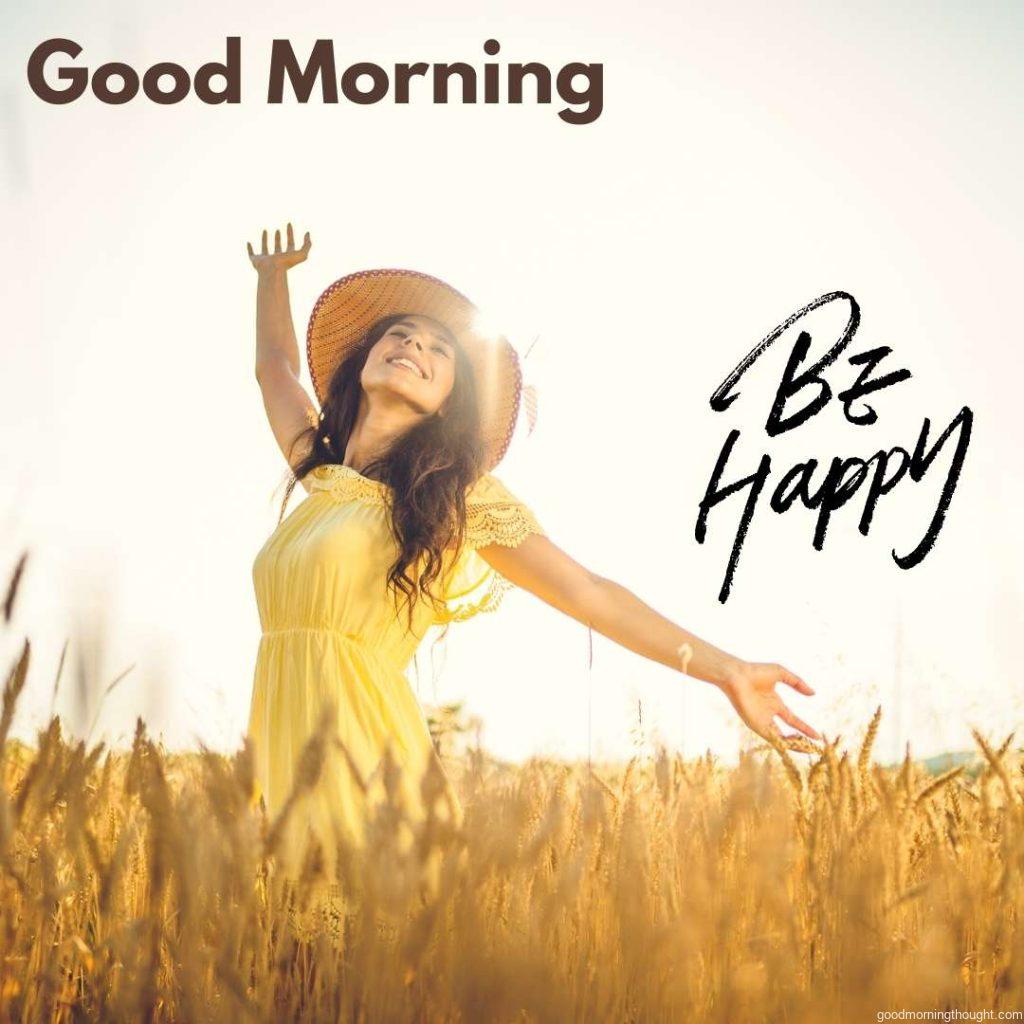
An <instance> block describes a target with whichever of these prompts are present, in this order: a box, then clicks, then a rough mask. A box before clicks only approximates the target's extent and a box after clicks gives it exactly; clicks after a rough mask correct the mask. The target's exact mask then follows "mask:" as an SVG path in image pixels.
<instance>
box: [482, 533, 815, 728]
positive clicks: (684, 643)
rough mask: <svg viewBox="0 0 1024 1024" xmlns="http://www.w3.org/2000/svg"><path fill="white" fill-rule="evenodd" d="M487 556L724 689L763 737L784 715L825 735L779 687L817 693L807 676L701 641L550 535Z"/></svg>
mask: <svg viewBox="0 0 1024 1024" xmlns="http://www.w3.org/2000/svg"><path fill="white" fill-rule="evenodd" d="M479 554H480V556H481V557H482V558H483V559H484V560H485V561H486V562H488V564H490V565H491V566H492V567H493V568H494V569H496V570H497V571H498V572H500V573H501V574H502V575H503V576H504V577H506V578H507V579H508V580H510V581H511V582H512V583H514V584H516V585H517V586H520V587H522V588H523V589H524V590H528V591H530V593H532V594H535V595H536V596H537V597H539V598H540V599H541V600H542V601H545V602H546V603H547V604H549V605H551V606H552V607H554V608H557V609H558V610H559V611H562V612H564V613H565V614H566V615H569V616H571V617H572V618H574V619H576V620H577V621H578V622H582V623H583V624H584V625H587V626H590V627H591V628H592V629H595V630H596V631H597V632H598V633H600V634H601V635H602V636H606V637H608V639H609V640H614V641H615V642H616V643H617V644H620V645H621V646H623V647H625V648H627V649H628V650H631V651H634V652H635V653H637V654H640V655H642V656H643V657H645V658H649V659H651V660H652V661H657V662H660V663H661V664H662V665H667V666H668V667H669V668H672V669H675V670H676V671H678V672H683V673H686V674H687V675H690V676H693V677H694V678H696V679H702V680H704V681H705V682H709V683H712V684H713V685H715V686H717V687H718V688H719V689H720V690H722V692H723V693H724V694H725V695H726V696H727V697H728V698H729V700H730V702H731V703H732V705H733V707H734V708H735V710H736V712H737V714H738V715H739V716H740V718H741V719H742V720H743V721H744V722H745V723H746V725H747V726H748V727H749V728H750V729H752V730H753V731H754V732H756V733H757V734H758V735H759V736H762V737H764V738H766V739H767V737H768V734H769V733H772V734H773V735H775V736H782V734H781V733H780V732H779V730H778V728H777V727H776V725H775V723H774V721H773V718H774V716H775V715H778V716H779V718H781V719H782V720H783V721H784V722H786V723H788V724H789V725H791V726H792V727H793V728H795V729H798V730H800V732H802V733H804V734H805V735H806V736H809V737H811V738H812V739H816V740H820V739H821V736H820V735H819V734H818V732H817V731H816V730H815V729H814V728H812V727H811V726H810V725H808V724H807V723H806V722H804V721H803V720H802V719H800V718H798V717H797V716H796V715H795V714H794V713H793V712H792V711H791V710H790V709H789V708H788V707H786V705H785V704H784V703H783V702H782V698H781V697H779V695H778V694H777V693H776V692H775V685H776V683H780V682H782V683H786V684H787V685H789V686H791V687H793V689H794V690H796V691H797V692H798V693H803V694H808V695H809V694H813V693H814V690H812V689H811V687H810V686H808V685H807V683H805V682H804V681H803V680H802V679H800V678H799V676H797V675H795V674H794V673H793V672H790V671H789V670H788V669H786V668H783V667H782V666H781V665H778V664H775V663H767V662H748V661H743V660H742V659H740V658H736V657H734V656H733V655H731V654H727V653H726V652H725V651H722V650H720V649H719V648H717V647H714V646H712V645H711V644H709V643H707V642H706V641H704V640H701V639H700V637H698V636H695V635H694V634H693V633H690V632H688V631H687V630H685V629H683V628H682V627H681V626H677V625H676V624H675V623H674V622H672V621H670V620H669V619H666V618H665V617H664V616H663V615H660V614H659V613H658V612H656V611H655V610H654V609H653V608H651V607H650V606H649V605H646V604H644V602H643V601H641V600H640V598H638V597H637V596H636V595H635V594H633V593H632V592H631V591H629V590H627V589H626V588H625V587H623V586H620V585H619V584H618V583H616V582H614V581H613V580H609V579H605V578H604V577H602V576H598V575H596V574H595V573H592V572H590V571H589V570H588V569H586V568H584V567H583V566H582V565H580V564H579V563H578V562H576V561H574V560H573V559H572V558H570V557H569V555H567V554H566V553H565V552H564V551H563V550H562V549H561V548H559V547H557V546H556V545H555V544H553V543H552V542H551V541H550V540H549V539H548V538H547V537H545V536H542V535H536V534H535V535H531V536H529V537H527V538H526V539H525V540H524V541H523V542H522V543H521V544H520V545H518V546H517V547H505V546H502V545H501V544H490V545H488V546H486V547H482V548H480V549H479ZM791 735H792V734H791ZM783 738H788V737H783Z"/></svg>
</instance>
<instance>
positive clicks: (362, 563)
mask: <svg viewBox="0 0 1024 1024" xmlns="http://www.w3.org/2000/svg"><path fill="white" fill-rule="evenodd" d="M309 249H310V239H309V235H308V234H307V235H306V238H305V242H304V244H303V246H302V247H301V248H300V249H296V248H295V245H294V239H293V237H292V231H291V225H289V226H288V241H287V246H286V247H284V248H282V246H281V238H280V232H278V233H277V236H276V239H275V251H274V252H273V253H271V252H269V251H268V248H267V239H266V233H265V232H264V238H263V250H262V252H261V253H259V254H257V253H255V252H253V250H252V247H251V246H250V247H249V254H250V258H251V260H252V262H253V264H254V266H255V267H256V269H257V271H258V272H259V283H258V286H257V378H258V379H259V382H260V387H261V389H262V391H263V396H264V402H265V404H266V408H267V412H268V416H269V417H270V419H271V425H272V427H273V429H274V434H275V437H276V438H277V439H278V442H279V444H280V445H281V448H282V451H283V452H284V453H285V455H286V457H287V458H288V460H289V464H290V465H291V467H292V475H291V480H290V483H289V488H288V492H287V493H286V494H285V498H284V503H283V504H282V509H281V519H280V521H279V523H278V527H277V529H276V530H275V531H274V533H273V534H271V536H270V537H269V538H268V539H267V541H266V543H265V544H264V546H263V548H262V549H261V550H260V552H259V553H258V555H257V556H256V559H255V562H254V564H253V579H254V584H255V589H256V597H257V604H258V607H259V613H260V622H261V625H262V627H263V636H262V638H261V642H260V649H259V654H258V657H257V664H256V672H255V678H254V685H253V696H252V705H251V711H250V720H249V735H250V737H251V739H252V742H253V747H254V752H255V755H256V764H257V773H258V778H259V781H260V786H261V789H262V794H263V798H264V800H265V802H266V805H267V808H268V810H269V811H271V813H274V812H276V811H278V810H280V809H281V808H282V807H283V806H284V805H285V802H286V801H287V800H288V799H289V794H290V793H291V792H292V791H293V786H294V785H295V783H296V781H297V780H299V779H300V778H301V775H300V774H299V773H300V769H301V766H300V761H299V758H298V755H299V752H300V751H301V750H302V749H303V746H304V744H305V743H306V742H307V740H308V739H309V738H310V734H311V732H312V730H313V729H314V726H315V724H316V723H318V722H326V723H327V724H326V727H327V729H328V733H329V734H330V736H331V737H332V738H333V740H336V742H337V746H338V748H339V749H341V750H343V751H344V752H345V754H346V757H345V759H344V761H343V762H341V763H339V764H338V765H337V766H334V767H332V768H331V770H330V771H329V772H328V778H327V781H326V786H325V787H321V788H320V790H318V792H317V794H316V795H311V796H309V798H308V800H307V801H306V803H305V804H304V805H303V809H302V811H301V812H300V813H298V814H294V815H293V816H292V821H293V827H294V831H293V832H292V833H291V837H292V838H291V840H290V843H291V844H292V845H291V846H290V849H292V850H293V855H294V857H299V856H301V851H302V850H303V849H304V843H305V839H306V837H307V836H308V835H310V834H312V835H313V836H314V837H315V838H316V839H317V840H318V842H319V843H320V845H321V847H322V853H323V855H324V857H325V862H326V864H327V872H328V878H331V877H332V875H331V872H332V871H333V864H334V855H335V853H336V852H337V850H336V841H337V839H338V837H339V836H342V835H343V836H344V837H345V838H346V839H347V840H348V841H349V842H351V843H353V844H355V845H362V844H363V842H364V841H365V834H364V832H363V828H364V823H365V811H366V808H367V806H368V801H369V800H372V799H373V796H372V793H371V789H370V787H368V786H367V783H366V780H367V779H368V778H369V777H370V776H375V777H377V778H379V772H378V769H379V766H380V764H381V759H382V757H383V756H384V754H385V752H386V750H387V749H388V748H389V747H390V749H391V750H392V753H395V754H397V757H398V762H399V764H400V766H401V767H402V769H403V772H402V780H401V784H400V785H401V792H402V797H403V800H404V801H405V803H406V806H407V809H408V810H409V812H410V818H411V820H416V819H422V818H423V817H424V816H427V815H429V814H432V813H435V814H438V815H439V816H440V817H442V818H446V819H447V820H448V821H449V822H456V821H458V820H460V819H461V816H462V809H461V805H460V804H459V800H458V798H457V796H456V794H455V793H454V791H453V790H452V788H451V786H450V785H449V784H448V781H447V779H446V778H445V776H444V772H443V771H442V770H440V763H439V761H438V760H437V756H436V754H435V752H434V749H433V745H432V742H431V738H430V734H429V729H428V728H427V724H426V721H425V718H424V716H423V712H422V709H421V708H420V706H419V704H418V702H417V700H416V698H415V695H414V693H413V691H412V689H411V687H410V686H409V684H408V682H407V680H406V679H405V675H404V670H405V668H406V666H407V665H408V664H409V662H410V661H411V659H412V656H413V654H414V652H415V650H416V648H417V646H418V645H419V642H420V641H421V639H422V638H423V636H424V635H425V633H426V632H427V630H428V629H429V628H430V627H432V626H439V625H440V626H445V625H447V624H449V623H451V622H453V621H458V620H462V619H466V618H469V617H471V616H473V615H476V614H478V613H480V612H483V611H489V610H491V609H493V608H495V607H496V606H497V604H498V603H499V601H500V599H501V595H502V594H503V593H504V591H505V590H506V589H507V588H508V586H510V585H520V586H522V587H524V588H525V589H527V590H529V591H530V592H531V593H533V594H535V595H537V596H538V597H540V598H541V599H542V600H543V601H545V602H546V603H548V604H549V605H551V606H552V607H554V608H556V609H558V610H559V611H562V612H564V613H565V614H567V615H569V616H571V617H573V618H575V619H576V620H578V621H580V622H583V623H584V624H586V625H588V626H591V627H592V628H593V629H595V630H596V631H598V632H599V633H602V634H603V635H605V636H607V637H609V638H610V639H612V640H614V641H616V642H617V643H619V644H621V645H622V646H624V647H626V648H628V649H629V650H632V651H635V652H637V653H639V654H641V655H643V656H644V657H647V658H650V659H652V660H654V661H657V662H659V663H661V664H663V665H666V666H668V667H669V668H671V669H673V670H675V671H676V672H679V673H682V674H688V675H690V676H692V677H694V678H697V679H701V680H705V681H707V682H710V683H712V684H713V685H715V686H718V687H719V688H720V689H721V690H722V691H723V693H724V694H725V695H726V696H727V697H728V699H729V700H730V701H731V702H732V704H733V706H734V708H735V709H736V711H737V713H738V714H739V715H740V717H741V718H742V719H743V720H744V721H745V722H746V723H747V725H749V726H750V727H751V728H752V729H753V730H754V731H755V732H758V733H759V734H760V735H763V736H773V737H777V736H778V735H779V733H778V730H777V728H776V726H775V724H774V722H773V717H774V716H776V715H777V716H778V717H779V718H781V719H782V720H783V721H786V722H788V723H789V724H790V725H791V726H793V727H795V728H796V729H798V730H800V731H801V732H802V733H804V734H805V735H807V736H810V737H813V738H819V737H818V734H817V732H816V731H815V730H814V729H812V728H811V726H809V725H807V723H805V722H803V721H802V720H801V719H799V718H798V717H797V716H796V715H795V714H793V712H792V711H790V709H789V708H787V707H786V706H785V704H783V702H782V700H781V699H780V698H779V696H778V694H777V693H776V692H775V686H776V684H777V683H778V682H784V683H786V684H788V685H789V686H792V687H793V688H794V689H796V690H798V691H799V692H801V693H805V694H809V693H812V692H813V691H812V690H811V688H810V687H809V686H808V685H807V684H806V683H805V682H803V681H802V680H801V679H799V678H798V677H797V676H796V675H794V674H793V673H792V672H790V671H788V670H787V669H785V668H783V667H782V666H781V665H778V664H774V663H751V662H745V661H742V660H741V659H739V658H735V657H733V656H731V655H729V654H727V653H726V652H725V651H722V650H719V649H718V648H717V647H713V646H712V645H711V644H708V643H706V642H705V641H703V640H701V639H700V638H699V637H696V636H695V635H694V634H692V633H689V632H687V631H686V630H684V629H682V628H681V627H680V626H677V625H675V624H674V623H673V622H671V621H669V620H668V619H666V618H664V617H663V616H661V615H659V614H658V613H657V612H656V611H654V609H652V608H650V607H649V606H647V605H646V604H644V603H643V602H642V601H641V600H640V599H639V598H637V597H636V596H635V595H634V594H632V593H630V591H628V590H626V588H624V587H622V586H620V585H619V584H617V583H615V582H613V581H611V580H607V579H604V578H603V577H600V576H598V575H596V574H595V573H592V572H590V571H589V570H587V569H586V568H584V567H583V566H582V565H580V564H579V563H578V562H576V561H574V560H573V559H572V558H570V557H569V555H567V554H566V553H565V552H564V551H562V550H561V549H560V548H559V547H557V546H556V545H555V544H553V543H552V542H551V541H550V540H549V539H548V537H547V536H546V535H545V533H544V530H543V529H542V528H541V526H540V524H539V523H538V521H537V519H536V517H535V516H534V515H533V513H532V511H531V510H530V508H529V507H528V506H527V505H526V504H524V503H523V502H522V501H520V500H519V499H518V498H517V497H516V496H515V495H514V494H512V492H511V491H509V489H508V488H507V487H505V485H504V484H503V483H502V482H501V481H500V480H498V478H497V477H495V476H494V475H493V474H492V472H491V471H492V470H493V469H494V467H495V466H496V465H497V463H498V462H499V461H500V460H501V458H502V456H503V455H504V453H505V451H506V449H507V447H508V444H509V440H510V438H511V435H512V430H513V428H514V426H515V422H516V418H517V416H518V412H519V401H520V394H521V376H520V372H519V363H518V359H517V358H516V355H515V351H514V349H512V347H511V346H510V345H509V344H508V342H507V340H506V339H504V338H503V337H492V336H487V335H484V334H481V333H480V331H479V330H478V326H477V325H478V324H479V322H480V320H479V317H478V315H477V310H476V308H475V307H474V306H473V304H472V303H470V302H469V300H468V299H466V297H465V296H463V295H462V294H461V293H459V292H457V291H456V290H455V289H454V288H452V287H451V286H450V285H448V284H446V283H445V282H443V281H440V280H438V279H437V278H435V277H431V276H430V275H429V274H423V273H420V272H418V271H412V270H401V269H388V270H364V271H359V272H357V273H354V274H348V275H346V276H345V277H342V278H340V279H338V280H337V281H335V282H334V283H333V284H332V285H330V286H329V287H328V288H327V289H325V291H324V292H323V293H322V294H321V296H320V298H319V299H318V300H317V302H316V305H315V306H314V308H313V312H312V314H311V316H310V321H309V327H308V329H307V334H306V352H307V357H308V360H309V367H310V376H311V378H312V381H313V386H314V390H315V391H316V396H317V398H318V399H319V402H320V405H321V409H320V412H319V413H317V412H316V411H315V408H314V405H313V402H312V400H311V399H310V397H309V396H308V395H307V394H306V392H305V390H304V389H303V388H302V387H301V385H300V384H299V382H298V367H299V355H298V346H297V344H296V341H295V337H294V333H293V328H292V326H291V316H290V313H289V312H288V308H287V286H286V284H285V280H284V278H285V273H286V270H287V268H288V267H290V266H293V265H294V264H295V263H298V262H301V261H303V260H305V258H306V256H307V255H308V253H309ZM298 481H301V482H302V484H303V486H304V487H305V488H306V490H307V491H308V497H307V498H306V500H304V501H303V502H302V503H301V504H300V505H299V506H298V507H297V508H296V509H294V511H293V512H292V513H291V514H290V515H289V516H288V517H287V518H284V510H285V506H286V504H287V501H288V497H289V495H290V493H291V489H292V486H293V485H294V484H295V483H296V482H298ZM431 768H432V769H433V770H435V778H441V779H444V783H443V784H442V785H439V786H429V785H424V786H421V785H420V782H421V779H422V778H423V776H424V772H426V771H428V769H431ZM439 807H441V808H444V809H445V810H441V811H439V810H438V808H439ZM408 839H409V840H410V841H411V839H412V837H411V835H410V836H409V837H408ZM291 863H292V864H293V865H294V864H295V861H291Z"/></svg>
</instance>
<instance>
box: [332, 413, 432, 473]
mask: <svg viewBox="0 0 1024 1024" xmlns="http://www.w3.org/2000/svg"><path fill="white" fill-rule="evenodd" d="M418 418H419V417H417V416H416V414H415V413H414V412H412V410H410V409H409V407H408V406H407V405H397V404H394V405H393V404H390V403H389V404H387V405H384V406H381V405H379V404H378V403H374V404H373V405H371V404H370V403H369V402H368V401H367V399H366V397H365V396H364V397H363V400H362V402H360V403H359V412H358V413H357V414H356V422H355V425H354V426H353V427H352V433H351V434H349V438H348V444H346V445H345V455H344V458H343V460H342V461H343V463H344V465H346V466H348V467H349V468H351V469H354V470H355V471H356V472H357V473H358V472H361V471H362V470H363V469H364V468H365V467H366V466H367V465H369V464H370V463H371V462H373V461H374V459H379V458H381V457H382V456H383V455H385V454H386V453H387V452H388V451H389V450H390V448H391V446H392V445H393V444H394V443H395V441H397V440H398V438H400V437H401V436H402V435H403V434H404V433H405V432H406V431H408V430H409V428H410V427H412V426H414V425H415V423H416V421H417V420H418Z"/></svg>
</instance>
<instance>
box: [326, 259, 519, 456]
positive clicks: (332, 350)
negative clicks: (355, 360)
mask: <svg viewBox="0 0 1024 1024" xmlns="http://www.w3.org/2000/svg"><path fill="white" fill-rule="evenodd" d="M395 313H418V314H420V315H422V316H429V317H433V318H434V319H435V320H440V321H441V323H443V324H445V325H446V326H447V327H448V328H449V329H450V330H451V331H452V332H453V333H454V334H455V337H456V338H457V339H458V341H459V343H460V344H461V345H462V348H463V350H464V351H465V353H466V355H467V356H468V357H469V361H470V363H471V364H472V366H473V374H474V377H475V381H476V391H477V399H478V402H479V406H480V427H481V435H482V439H483V442H484V452H485V461H486V463H487V468H488V469H493V468H494V467H495V466H496V465H497V464H498V462H500V461H501V458H502V456H503V455H504V454H505V451H506V450H507V448H508V446H509V442H510V441H511V440H512V432H513V430H514V429H515V425H516V419H517V417H518V415H519V405H520V399H521V397H522V392H523V377H522V370H521V368H520V365H519V358H518V356H517V355H516V351H515V349H514V348H513V347H512V346H511V345H510V344H509V342H508V340H507V339H506V338H504V337H501V336H497V337H492V336H488V335H485V334H483V333H481V330H480V327H479V324H478V322H477V317H478V315H479V312H478V310H477V308H476V306H474V305H473V303H472V302H470V301H469V299H467V298H466V296H465V295H463V294H462V293H461V292H458V291H456V290H455V289H454V288H452V286H451V285H449V284H446V283H445V282H444V281H441V280H439V279H438V278H436V277H431V276H430V275H429V274H422V273H420V272H419V271H416V270H399V269H385V270H359V271H356V272H355V273H353V274H346V275H345V276H344V277H341V278H339V279H338V280H337V281H335V282H334V283H333V284H331V285H329V286H328V287H327V288H325V289H324V291H323V292H322V293H321V295H320V298H318V299H317V300H316V304H315V305H314V306H313V312H312V313H311V314H310V317H309V327H308V328H307V330H306V357H307V359H308V362H309V375H310V378H311V379H312V382H313V389H314V390H315V391H316V397H317V400H318V401H319V402H320V404H321V405H323V403H324V399H325V398H326V396H327V388H328V386H329V384H330V380H331V376H332V375H333V373H334V371H335V370H336V369H337V367H338V365H339V364H340V363H341V362H342V360H343V359H344V358H345V357H346V356H347V355H348V353H349V351H350V350H351V349H352V347H353V346H354V345H356V344H357V343H358V342H359V341H360V340H361V339H362V338H363V337H364V336H365V334H366V332H367V330H368V329H369V328H370V327H371V326H372V325H373V324H374V322H375V321H377V320H379V319H380V318H381V317H385V316H391V315H393V314H395Z"/></svg>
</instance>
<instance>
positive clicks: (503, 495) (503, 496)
mask: <svg viewBox="0 0 1024 1024" xmlns="http://www.w3.org/2000/svg"><path fill="white" fill-rule="evenodd" d="M543 532H544V531H543V529H542V528H541V526H540V524H539V523H538V522H537V518H536V516H535V515H534V514H533V511H532V510H531V509H530V507H529V506H528V505H527V504H526V502H524V501H521V500H520V499H519V498H518V497H517V496H516V495H515V494H514V493H513V492H512V491H511V490H510V489H509V488H508V486H507V485H506V484H505V483H504V482H503V481H502V480H501V479H500V478H498V477H497V476H495V475H494V474H493V473H485V474H484V475H483V476H481V477H480V478H479V479H478V480H477V481H476V483H474V484H473V485H472V486H471V487H470V488H469V492H468V493H467V495H466V540H467V543H468V545H469V546H470V547H474V548H475V547H484V546H485V545H487V544H494V543H498V544H504V545H506V546H512V547H514V546H516V545H518V544H519V543H520V542H521V541H522V540H524V539H525V538H526V537H527V536H529V535H530V534H531V533H539V534H543Z"/></svg>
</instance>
